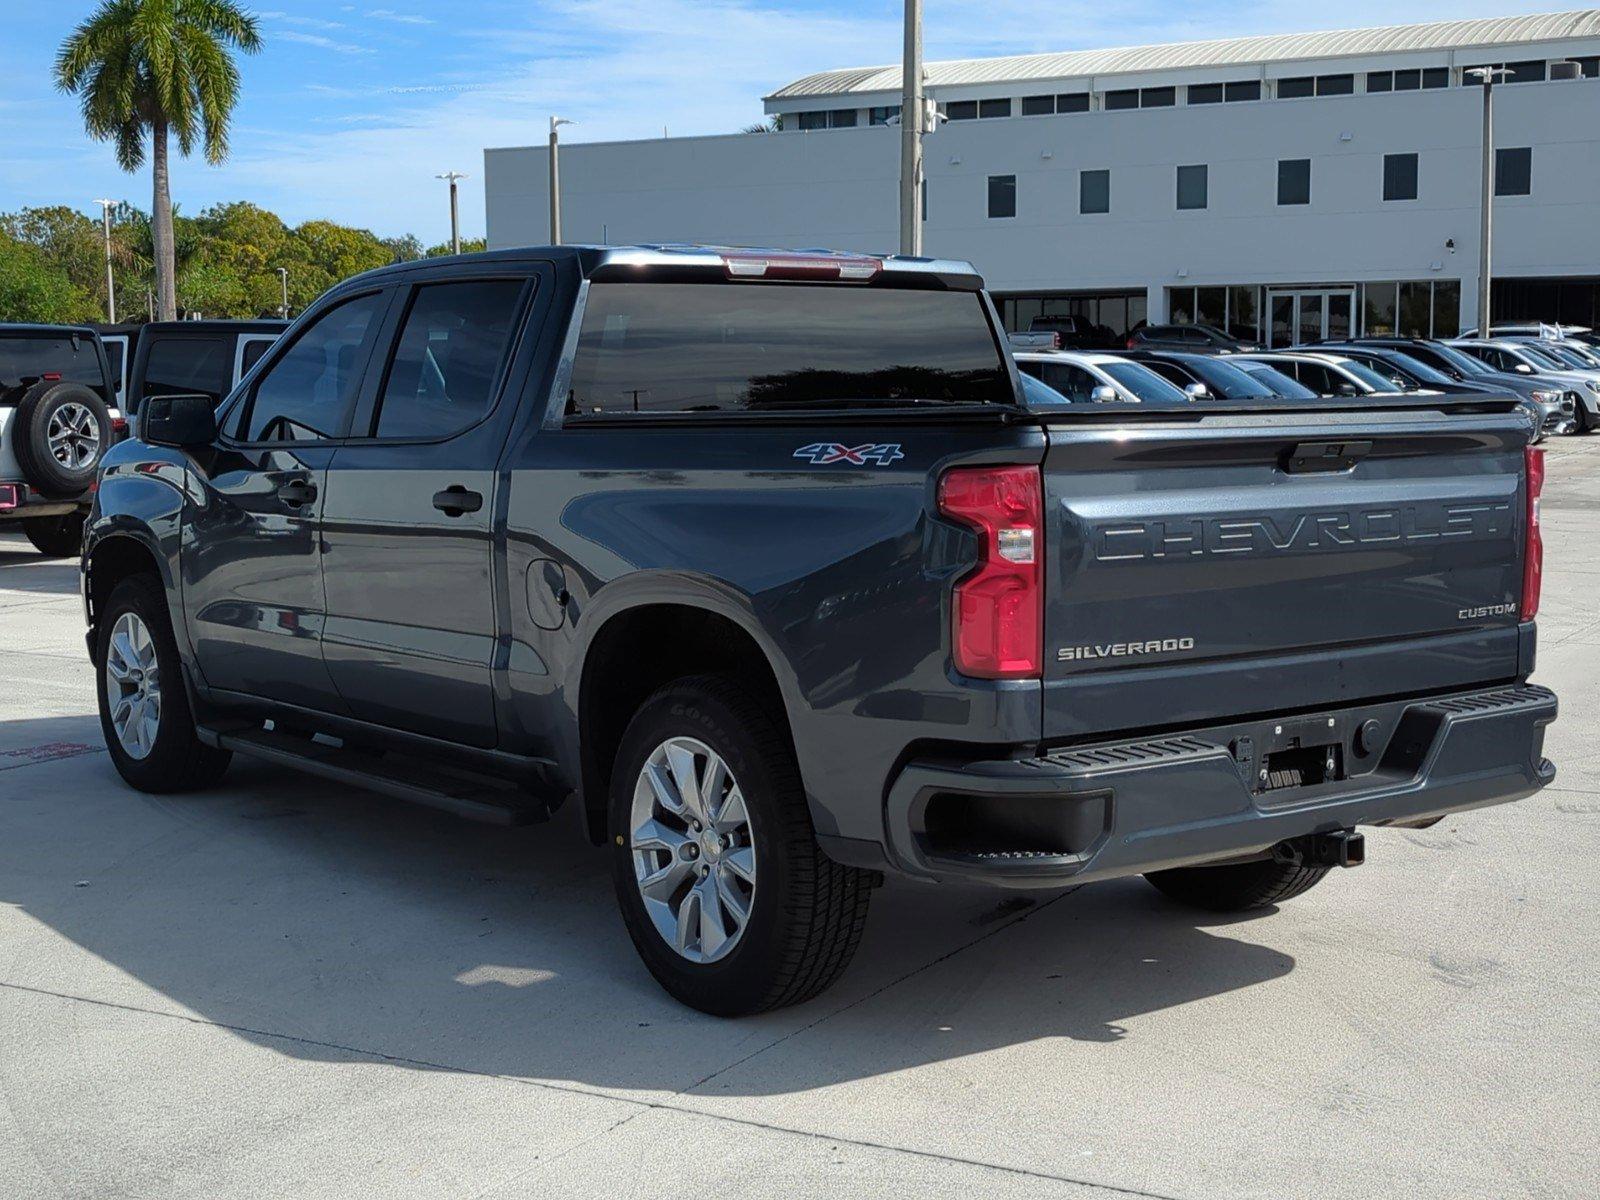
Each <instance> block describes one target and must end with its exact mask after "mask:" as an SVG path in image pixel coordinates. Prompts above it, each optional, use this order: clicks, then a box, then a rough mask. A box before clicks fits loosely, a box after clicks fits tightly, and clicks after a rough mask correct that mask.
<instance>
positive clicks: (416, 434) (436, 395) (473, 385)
mask: <svg viewBox="0 0 1600 1200" xmlns="http://www.w3.org/2000/svg"><path fill="white" fill-rule="evenodd" d="M522 289H523V281H522V280H520V279H485V280H478V281H473V282H469V283H434V284H425V285H423V286H422V287H419V288H418V289H417V290H416V292H415V293H414V294H413V297H412V300H411V309H410V311H409V312H408V313H407V314H406V319H405V323H404V324H403V325H402V326H401V330H400V340H399V342H398V343H397V344H396V347H395V352H394V360H393V362H392V363H391V364H390V366H389V374H388V378H387V379H386V380H385V381H384V385H383V395H382V396H381V397H380V398H379V401H378V417H377V424H376V427H375V428H374V430H373V432H374V434H375V435H376V436H378V437H412V438H442V437H449V436H450V435H451V434H455V433H459V432H460V431H461V430H463V429H466V428H467V427H468V426H469V425H475V424H477V423H478V422H479V421H481V420H482V419H483V418H484V417H485V416H486V415H487V414H488V412H489V409H490V408H491V407H492V406H493V403H494V392H495V383H496V381H497V380H498V379H499V377H500V367H501V364H502V363H503V362H504V360H505V355H506V349H507V348H508V347H509V346H510V344H511V331H512V329H513V328H514V326H515V324H516V320H517V313H518V311H519V309H520V304H519V303H518V301H519V299H520V297H521V294H522Z"/></svg>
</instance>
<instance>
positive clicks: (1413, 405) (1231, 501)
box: [83, 247, 1556, 1015]
mask: <svg viewBox="0 0 1600 1200" xmlns="http://www.w3.org/2000/svg"><path fill="white" fill-rule="evenodd" d="M993 313H994V308H993V305H992V304H991V303H990V302H989V300H988V299H987V297H985V296H984V295H983V293H982V281H981V279H980V278H979V277H978V276H977V274H976V273H975V272H974V271H973V270H972V268H971V267H970V266H968V265H966V264H964V263H956V262H947V261H932V260H926V259H920V258H916V259H902V258H894V257H888V258H884V259H876V258H864V257H860V256H855V255H843V254H841V255H832V254H827V253H823V252H806V253H800V254H787V253H784V252H779V251H772V252H766V251H750V250H738V251H734V250H717V249H704V248H691V247H672V248H664V247H621V248H619V247H609V248H598V247H554V248H533V249H523V250H505V251H498V252H494V253H489V254H477V255H467V256H462V257H451V258H445V259H435V260H423V261H420V262H415V263H406V264H402V265H397V266H391V267H386V268H384V269H382V270H380V271H376V272H372V273H369V274H365V275H360V276H357V277H355V278H352V279H349V280H346V281H344V282H343V283H341V284H339V285H337V286H336V287H335V288H333V289H332V290H331V291H330V292H329V293H328V294H327V295H325V296H323V297H322V298H321V299H320V300H318V301H317V302H316V303H315V304H313V305H312V306H311V308H310V309H309V310H308V311H307V312H306V313H305V314H304V315H303V316H302V317H301V318H300V319H299V320H298V321H297V322H296V323H295V324H294V326H292V327H291V328H290V330H289V331H288V332H287V333H286V334H285V335H284V336H283V338H282V339H280V340H279V341H278V342H277V343H276V344H275V345H273V346H272V347H271V348H270V349H269V350H268V351H267V353H266V357H265V358H264V359H263V360H262V361H261V362H260V363H259V364H258V365H257V367H256V368H255V370H253V371H252V372H251V373H250V374H249V375H248V376H247V377H246V378H245V380H244V382H243V383H242V384H241V385H240V386H239V387H237V388H236V389H234V391H233V393H232V394H231V395H230V396H229V397H228V398H227V399H226V400H225V401H224V403H223V404H222V405H221V406H220V408H219V407H214V406H213V405H212V404H211V401H210V397H209V396H205V395H187V396H182V395H180V396H170V397H151V398H149V399H147V400H146V402H145V408H144V411H143V412H142V413H141V416H140V437H139V438H138V439H136V440H130V441H128V442H126V443H123V444H122V445H119V446H117V447H115V448H113V449H112V451H111V452H110V453H109V454H108V455H107V457H106V461H105V465H104V468H103V470H102V473H101V478H100V487H99V490H98V492H97V493H96V500H95V508H94V512H93V514H92V516H91V518H90V521H89V525H88V527H87V530H86V539H85V554H84V561H83V572H84V574H83V595H84V601H85V605H86V614H87V622H88V631H87V637H88V645H89V647H90V653H91V657H92V661H93V664H94V668H95V672H96V680H97V687H96V693H97V695H98V698H99V705H100V719H101V727H102V730H103V733H104V737H105V741H106V745H107V748H108V750H109V756H110V761H111V763H112V765H113V766H114V768H115V769H116V770H117V771H118V772H119V773H120V774H121V775H122V777H123V778H124V779H125V780H126V781H127V782H128V783H129V784H130V785H132V786H133V787H136V788H139V789H142V790H145V791H150V792H170V791H176V790H180V789H184V788H195V787H202V786H205V785H207V784H210V783H214V782H216V781H217V780H218V779H219V778H220V777H221V775H222V773H223V772H224V770H225V769H226V768H227V766H228V762H229V759H230V757H231V756H232V755H233V754H246V755H252V756H256V757H258V758H263V759H266V760H269V761H272V762H275V763H280V764H283V765H286V766H291V767H295V768H298V769H301V770H304V771H308V772H311V773H314V774H319V775H322V776H325V777H328V778H331V779H335V780H338V781H340V782H341V783H343V784H346V785H352V786H364V787H368V788H371V789H374V790H376V791H380V792H385V793H388V794H391V795H394V796H397V797H401V798H404V799H407V800H411V801H415V802H418V803H423V804H430V805H434V806H436V807H439V808H443V809H448V810H450V811H453V812H456V813H460V814H461V815H464V816H469V817H475V818H479V819H483V820H490V821H496V822H500V823H516V822H521V821H528V820H536V819H541V818H543V817H545V816H547V815H548V814H549V813H550V812H552V811H553V810H556V809H558V808H559V807H560V806H561V805H562V804H563V803H571V804H572V805H573V806H574V807H575V808H576V809H577V815H578V816H579V818H580V819H581V820H582V822H583V823H584V826H585V828H586V829H587V831H588V833H589V834H590V836H591V837H592V838H593V839H594V840H595V841H596V842H597V843H598V844H600V845H603V846H604V847H605V852H606V854H607V855H608V856H609V858H610V865H611V870H612V878H613V881H614V884H615V889H616V893H617V900H618V903H619V904H620V906H621V909H622V914H623V919H624V922H625V925H626V927H627V930H628V932H629V934H630V936H631V937H632V940H633V942H634V945H635V946H636V947H637V949H638V951H639V954H640V956H641V957H642V959H643V960H644V962H645V964H646V965H647V966H648V968H649V970H650V971H651V972H652V973H653V974H654V975H655V977H656V978H657V979H658V980H659V981H660V982H661V983H662V985H663V986H664V987H665V988H666V989H667V990H668V991H669V992H670V993H671V994H672V995H674V996H676V997H678V998H679V999H681V1000H682V1001H684V1002H685V1003H688V1004H691V1005H694V1006H696V1007H699V1008H702V1009H704V1010H706V1011H709V1012H714V1013H719V1014H726V1015H731V1014H741V1013H749V1012H754V1011H757V1010H761V1009H766V1008H772V1007H775V1006H779V1005H783V1004H789V1003H794V1002H797V1001H801V1000H804V999H807V998H808V997H811V996H815V995H816V994H818V993H819V992H821V991H822V990H823V989H824V988H826V987H827V986H828V985H829V984H830V983H831V982H832V981H833V980H834V979H835V978H836V977H837V976H838V975H839V974H840V972H841V971H843V970H844V968H845V965H846V964H847V963H848V962H849V961H850V957H851V955H852V953H853V952H854V950H855V948H856V945H857V943H858V940H859V938H860V936H861V931H862V928H863V924H864V921H865V919H866V915H867V908H868V903H869V900H870V897H871V893H872V889H873V887H874V886H875V885H876V884H877V883H878V882H879V880H880V878H881V877H882V876H883V875H885V874H895V875H900V876H906V877H911V878H915V879H920V880H924V881H927V882H934V883H938V882H956V881H967V882H981V883H988V884H993V885H999V886H1002V887H1010V888H1019V889H1039V888H1044V889H1057V888H1060V887H1062V886H1063V885H1066V884H1077V883H1085V882H1089V881H1092V880H1096V879H1106V878H1113V877H1119V876H1129V875H1137V874H1144V875H1146V876H1147V877H1148V878H1149V879H1150V881H1151V882H1152V883H1153V884H1154V885H1155V886H1156V887H1158V888H1160V889H1161V890H1162V891H1163V892H1165V893H1166V894H1167V895H1168V896H1170V897H1173V898H1174V899H1175V900H1177V901H1180V902H1182V903H1186V904H1190V905H1196V906H1200V907H1203V908H1208V909H1224V910H1238V909H1248V908H1256V907H1262V906H1270V905H1275V904H1280V903H1282V902H1284V901H1286V900H1287V899H1289V898H1290V897H1292V896H1294V895H1297V894H1299V893H1301V892H1304V891H1305V890H1306V889H1307V888H1309V887H1311V886H1313V885H1314V884H1316V883H1317V882H1318V881H1319V880H1320V879H1322V878H1323V877H1324V876H1325V875H1326V874H1327V872H1328V871H1329V870H1330V869H1331V868H1333V867H1335V866H1354V865H1356V864H1358V863H1359V862H1360V861H1361V860H1362V858H1363V856H1364V843H1363V841H1362V837H1361V834H1360V833H1359V831H1358V829H1357V826H1358V825H1366V824H1378V825H1384V826H1391V827H1401V828H1406V827H1418V826H1426V825H1429V824H1432V823H1434V822H1436V821H1438V820H1439V819H1441V818H1442V817H1443V816H1444V815H1446V814H1450V813H1455V812H1460V811H1462V810H1466V809H1471V808H1477V807H1481V806H1483V805H1488V804H1495V803H1500V802H1504V801H1510V800H1515V799H1519V798H1521V797H1525V796H1528V795H1531V794H1533V793H1535V792H1537V791H1538V790H1539V789H1540V788H1542V787H1543V786H1544V785H1546V784H1547V783H1549V782H1550V781H1551V780H1552V779H1553V778H1554V775H1555V768H1554V767H1553V766H1552V765H1551V764H1550V763H1549V761H1548V760H1547V759H1546V758H1545V756H1544V751H1543V739H1544V731H1545V728H1546V726H1547V725H1548V724H1549V723H1550V722H1551V721H1552V720H1553V719H1554V718H1555V715H1556V700H1555V697H1554V695H1553V694H1552V693H1551V692H1549V691H1548V690H1546V689H1544V688H1542V687H1537V686H1533V685H1530V684H1529V683H1528V682H1527V677H1528V673H1529V672H1530V671H1531V670H1532V667H1533V648H1534V644H1535V629H1534V626H1533V624H1532V621H1533V618H1534V616H1535V613H1536V612H1537V609H1538V605H1539V581H1540V578H1541V568H1540V555H1541V549H1540V547H1541V541H1540V534H1539V527H1538V519H1539V507H1538V498H1539V491H1540V487H1541V483H1542V480H1543V457H1542V453H1541V452H1540V451H1538V450H1534V449H1530V447H1529V446H1528V438H1529V435H1530V429H1529V425H1528V422H1527V421H1526V419H1525V418H1524V416H1523V415H1522V414H1521V413H1520V411H1518V410H1517V408H1516V406H1515V403H1514V402H1513V401H1511V400H1509V399H1507V400H1504V401H1502V402H1497V401H1496V400H1495V399H1494V398H1490V399H1488V400H1487V401H1485V402H1483V403H1478V404H1473V405H1470V406H1466V405H1460V404H1454V403H1449V402H1446V401H1449V400H1450V398H1441V397H1431V396H1415V395H1405V396H1398V395H1396V396H1388V397H1373V398H1372V399H1371V404H1370V405H1369V406H1362V407H1356V406H1351V405H1348V404H1324V403H1322V402H1316V403H1313V402H1305V403H1303V404H1301V405H1298V406H1295V407H1294V408H1293V409H1288V410H1285V409H1284V408H1283V406H1282V405H1281V404H1279V403H1277V402H1273V403H1272V404H1271V405H1270V406H1264V409H1265V410H1266V411H1268V412H1269V413H1270V414H1271V419H1252V418H1251V415H1250V413H1249V412H1244V413H1241V412H1240V411H1239V410H1240V409H1241V408H1244V407H1247V406H1243V405H1232V406H1228V407H1227V408H1226V409H1225V410H1224V411H1220V412H1210V411H1208V410H1207V409H1206V408H1205V406H1203V405H1194V404H1188V405H1186V406H1185V408H1183V409H1182V410H1176V409H1174V408H1172V407H1169V406H1166V405H1154V404H1148V403H1141V404H1138V405H1134V404H1120V405H1116V406H1108V407H1105V408H1100V407H1098V406H1094V405H1079V404H1070V405H1069V406H1067V408H1066V409H1059V408H1057V409H1051V410H1049V411H1033V412H1030V411H1029V410H1028V409H1027V407H1026V406H1025V404H1024V403H1023V401H1022V394H1021V391H1020V386H1021V385H1020V384H1019V380H1018V375H1017V371H1016V368H1015V365H1014V363H1013V361H1012V359H1011V357H1010V355H1009V354H1007V352H1006V350H1005V348H1004V344H1003V340H1002V338H1001V335H1000V330H999V328H998V327H997V325H996V324H995V321H994V317H993ZM1117 365H1121V366H1129V365H1131V364H1128V363H1126V362H1122V363H1119V364H1117ZM1107 369H1108V370H1109V365H1108V367H1107ZM1397 415H1401V416H1403V418H1404V419H1403V421H1398V420H1396V419H1395V417H1396V416H1397ZM1174 418H1179V419H1174ZM1317 558H1322V559H1325V560H1326V563H1325V565H1324V566H1322V567H1320V568H1318V567H1316V566H1314V565H1313V564H1312V561H1311V560H1313V559H1317ZM1197 596H1198V597H1204V603H1198V604H1197V603H1195V597H1197ZM1405 916H1406V914H1405V913H1404V912H1402V911H1397V912H1396V913H1395V914H1394V917H1395V919H1396V920H1402V919H1404V918H1405Z"/></svg>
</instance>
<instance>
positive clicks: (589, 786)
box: [574, 595, 794, 844]
mask: <svg viewBox="0 0 1600 1200" xmlns="http://www.w3.org/2000/svg"><path fill="white" fill-rule="evenodd" d="M781 662H782V659H781V657H780V656H778V655H776V654H775V653H774V652H773V650H772V648H771V646H770V644H769V643H768V641H767V639H766V638H765V637H764V636H763V635H762V634H761V633H760V632H759V625H757V623H756V622H755V621H754V618H753V617H752V616H750V615H749V614H747V613H740V612H739V611H738V610H737V608H735V607H734V606H732V605H729V604H726V603H719V602H718V601H717V600H716V599H713V598H711V597H709V596H706V595H698V596H695V595H676V596H671V597H668V596H662V595H655V596H640V597H637V598H636V599H635V601H634V602H632V603H628V604H625V605H623V606H621V607H617V608H614V609H612V610H611V611H608V612H607V613H606V614H605V615H604V616H603V617H602V618H601V619H600V620H598V621H597V622H595V624H594V626H593V633H592V634H591V635H590V636H589V638H588V639H587V641H586V642H585V645H584V650H583V653H582V655H581V657H580V659H579V661H578V668H577V679H576V704H575V705H574V709H575V715H576V718H577V738H576V752H577V757H578V763H579V780H578V787H579V795H580V798H581V800H582V805H583V815H584V826H585V829H586V831H587V833H588V835H589V837H590V839H591V840H592V841H594V842H595V843H596V844H599V843H600V842H602V841H604V840H605V835H606V802H607V797H608V795H609V792H610V785H611V766H612V760H613V759H614V758H615V756H616V752H617V748H618V746H619V745H620V744H621V741H622V735H623V732H624V731H625V730H626V729H627V726H628V722H629V721H630V720H632V718H633V714H634V713H635V712H637V711H638V709H639V706H640V705H641V704H643V703H644V701H645V700H646V699H647V698H648V697H649V696H650V695H651V694H652V693H653V692H655V691H656V690H657V689H658V688H660V687H662V686H663V685H664V684H667V683H669V682H671V681H672V680H674V679H680V678H683V677H685V676H689V675H705V674H719V675H730V676H733V677H735V678H737V679H739V680H740V681H741V682H743V683H744V684H745V685H746V686H747V687H748V688H749V689H750V690H751V692H752V693H753V694H754V695H755V696H756V698H757V699H758V700H760V701H761V702H762V703H763V704H765V705H766V706H767V707H768V709H769V710H770V711H771V712H772V713H773V715H774V716H775V717H776V718H777V719H778V720H779V723H780V726H781V728H782V729H783V731H784V735H785V737H786V738H787V739H788V741H789V744H790V748H791V750H792V749H793V746H794V735H793V730H792V725H791V721H790V704H789V699H788V697H789V694H790V693H789V692H788V691H786V689H785V686H784V683H783V678H784V675H786V673H783V674H780V667H779V665H778V664H779V663H781ZM790 684H791V687H792V680H791V681H790Z"/></svg>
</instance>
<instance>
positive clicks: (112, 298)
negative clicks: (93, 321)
mask: <svg viewBox="0 0 1600 1200" xmlns="http://www.w3.org/2000/svg"><path fill="white" fill-rule="evenodd" d="M95 203H96V204H98V205H99V206H100V223H101V227H102V228H103V229H104V230H105V235H106V321H107V323H108V324H111V325H115V324H116V323H117V279H116V276H115V274H113V272H112V270H111V209H112V207H113V206H114V205H115V204H116V203H117V202H116V201H115V200H96V201H95Z"/></svg>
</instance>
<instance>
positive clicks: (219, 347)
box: [134, 335, 233, 411]
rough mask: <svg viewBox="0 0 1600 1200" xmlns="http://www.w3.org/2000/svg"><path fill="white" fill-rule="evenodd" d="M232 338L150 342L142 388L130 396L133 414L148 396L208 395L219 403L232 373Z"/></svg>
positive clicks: (191, 338)
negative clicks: (134, 395)
mask: <svg viewBox="0 0 1600 1200" xmlns="http://www.w3.org/2000/svg"><path fill="white" fill-rule="evenodd" d="M232 348H233V339H232V338H225V337H220V336H219V337H189V336H187V335H184V336H178V337H161V338H156V339H153V340H152V341H151V343H150V351H149V354H148V356H147V357H146V358H145V364H144V386H143V387H142V388H140V391H139V395H138V396H136V397H134V411H138V409H139V408H142V407H143V406H144V402H145V401H146V400H148V399H149V398H150V397H152V396H183V395H195V394H201V395H206V396H210V397H211V399H212V402H213V403H221V401H222V398H223V397H224V396H225V395H227V394H228V385H229V383H230V378H229V377H230V375H231V374H232V371H233V353H232Z"/></svg>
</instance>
